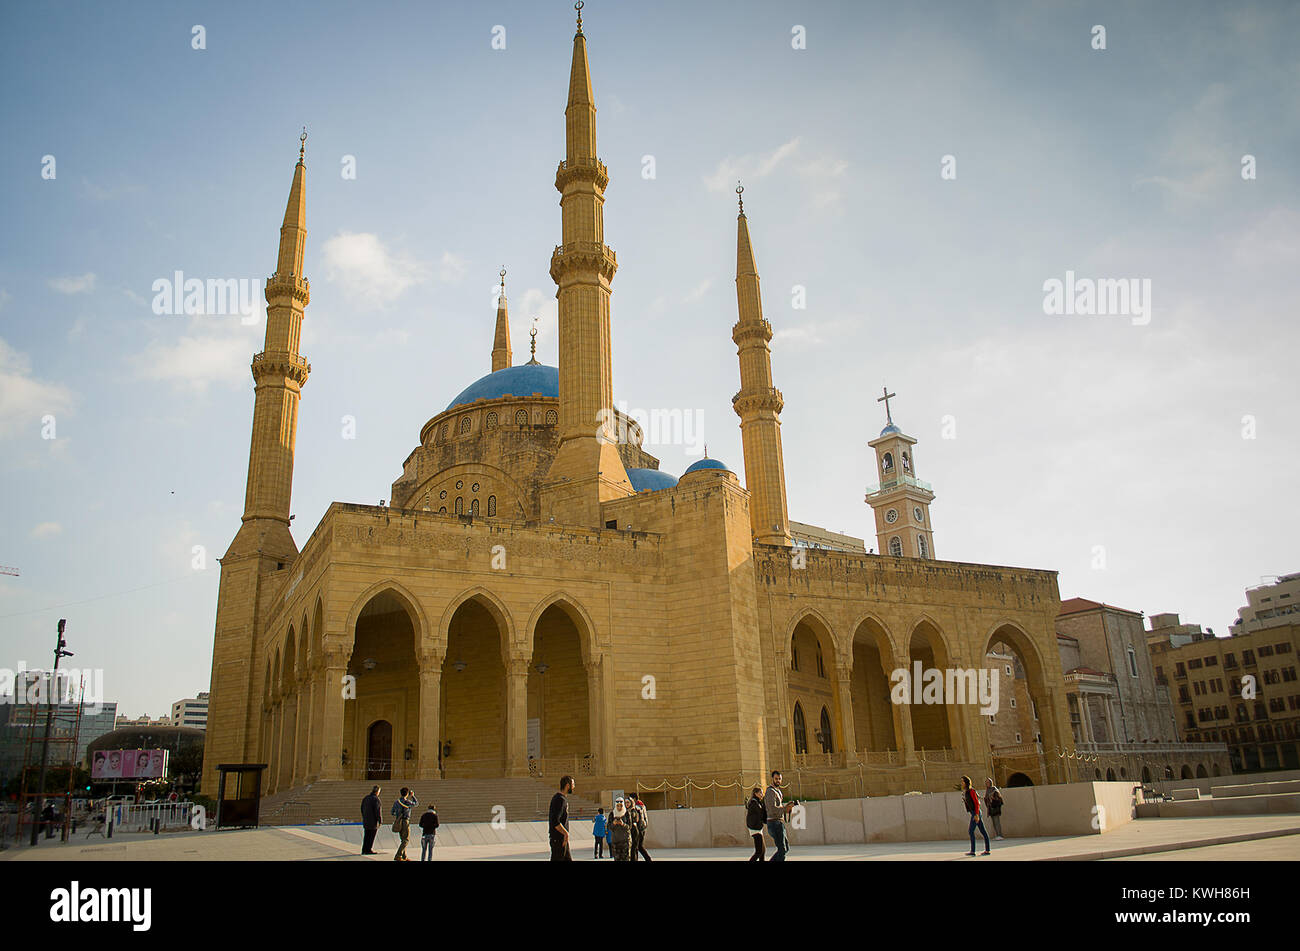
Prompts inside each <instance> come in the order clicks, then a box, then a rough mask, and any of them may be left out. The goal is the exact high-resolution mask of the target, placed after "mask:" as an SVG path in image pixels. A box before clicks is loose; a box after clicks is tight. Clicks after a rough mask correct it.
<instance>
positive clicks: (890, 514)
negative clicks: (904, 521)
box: [885, 509, 898, 522]
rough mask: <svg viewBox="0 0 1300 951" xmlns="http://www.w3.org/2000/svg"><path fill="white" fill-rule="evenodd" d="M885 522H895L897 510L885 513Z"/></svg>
mask: <svg viewBox="0 0 1300 951" xmlns="http://www.w3.org/2000/svg"><path fill="white" fill-rule="evenodd" d="M885 521H886V522H897V521H898V509H890V510H889V511H888V512H886V513H885Z"/></svg>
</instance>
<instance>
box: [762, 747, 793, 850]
mask: <svg viewBox="0 0 1300 951" xmlns="http://www.w3.org/2000/svg"><path fill="white" fill-rule="evenodd" d="M783 800H784V797H783V796H782V795H781V771H780V770H779V769H774V770H772V782H771V783H769V784H768V787H767V792H766V793H765V794H764V795H763V809H764V811H765V812H766V813H767V834H768V835H770V836H771V837H772V844H773V845H774V846H775V847H776V853H775V854H774V855H773V856H772V861H773V862H784V861H785V856H786V853H788V852H789V851H790V844H789V843H788V842H787V841H786V838H785V817H786V814H787V813H789V811H790V810H791V809H793V808H794V805H795V804H794V803H793V802H790V803H786V802H784V801H783Z"/></svg>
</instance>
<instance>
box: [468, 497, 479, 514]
mask: <svg viewBox="0 0 1300 951" xmlns="http://www.w3.org/2000/svg"><path fill="white" fill-rule="evenodd" d="M469 514H470V515H477V514H478V499H470V500H469Z"/></svg>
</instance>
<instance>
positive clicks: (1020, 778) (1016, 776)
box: [1007, 773, 1034, 787]
mask: <svg viewBox="0 0 1300 951" xmlns="http://www.w3.org/2000/svg"><path fill="white" fill-rule="evenodd" d="M1033 784H1034V781H1033V780H1032V779H1030V778H1029V777H1028V776H1026V775H1025V774H1024V773H1012V774H1011V775H1010V776H1008V777H1007V785H1008V786H1011V787H1014V786H1032V785H1033Z"/></svg>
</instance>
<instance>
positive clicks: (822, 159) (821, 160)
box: [704, 137, 849, 208]
mask: <svg viewBox="0 0 1300 951" xmlns="http://www.w3.org/2000/svg"><path fill="white" fill-rule="evenodd" d="M783 166H784V167H786V168H788V169H789V170H790V171H791V172H792V173H793V174H795V175H797V176H798V177H799V178H801V179H804V180H805V181H806V182H808V183H810V184H811V186H812V189H813V191H812V196H811V197H812V202H813V204H814V205H816V206H817V207H819V208H824V207H826V206H827V205H831V204H833V203H835V202H837V201H839V199H840V197H841V196H840V191H839V188H838V187H837V182H838V181H839V180H840V179H841V178H842V177H843V176H844V173H845V172H846V171H847V170H848V167H849V163H848V162H847V161H845V160H844V159H842V158H839V157H837V156H834V155H830V154H824V155H812V156H810V155H808V154H807V149H806V148H804V146H803V145H802V142H801V140H800V139H799V138H798V137H795V138H793V139H791V140H790V141H789V142H785V143H783V144H782V145H779V146H777V147H776V148H775V149H773V150H772V151H771V152H763V153H751V154H749V155H742V156H739V157H735V156H728V157H727V158H725V159H723V160H722V161H721V162H719V163H718V166H717V168H716V169H714V171H713V174H712V175H708V176H705V179H704V184H705V186H706V187H707V188H708V189H709V191H713V192H722V191H731V190H732V189H734V188H735V187H736V182H737V180H739V181H741V182H742V183H744V184H749V183H750V182H755V181H758V180H760V179H763V178H766V177H767V176H769V175H771V174H773V173H774V172H776V171H777V170H778V169H780V168H782V167H783Z"/></svg>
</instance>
